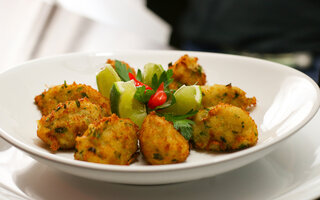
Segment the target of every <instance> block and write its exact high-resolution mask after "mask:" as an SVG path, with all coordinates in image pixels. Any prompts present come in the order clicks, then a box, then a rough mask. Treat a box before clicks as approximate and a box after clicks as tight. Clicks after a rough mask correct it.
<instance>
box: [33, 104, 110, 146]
mask: <svg viewBox="0 0 320 200" xmlns="http://www.w3.org/2000/svg"><path fill="white" fill-rule="evenodd" d="M103 116H104V114H103V111H102V109H101V108H100V106H98V105H96V104H93V103H91V102H90V101H89V100H88V99H87V98H83V99H79V100H76V101H67V102H65V103H60V104H58V105H57V107H56V108H55V110H54V111H52V112H51V113H50V114H49V115H47V116H43V117H42V118H41V119H40V120H39V121H38V130H37V135H38V137H39V138H40V139H41V140H43V141H44V142H45V143H47V144H48V145H49V146H50V148H51V150H53V151H57V150H58V149H72V148H74V145H75V139H76V137H77V136H79V135H82V134H83V133H84V132H85V131H86V130H87V129H88V125H89V124H91V123H93V122H95V121H97V120H99V119H101V118H102V117H103Z"/></svg>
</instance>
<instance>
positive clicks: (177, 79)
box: [169, 54, 207, 89]
mask: <svg viewBox="0 0 320 200" xmlns="http://www.w3.org/2000/svg"><path fill="white" fill-rule="evenodd" d="M169 69H172V71H173V76H172V78H173V79H174V81H173V83H171V84H170V86H169V87H170V89H178V88H179V87H180V86H181V85H195V84H196V85H205V84H206V82H207V81H206V74H205V73H204V71H203V69H202V67H201V66H200V65H199V64H198V58H197V57H190V56H188V55H187V54H186V55H183V56H182V57H180V59H179V60H178V61H176V62H175V63H174V64H173V65H171V66H169Z"/></svg>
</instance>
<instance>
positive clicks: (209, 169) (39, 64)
mask: <svg viewBox="0 0 320 200" xmlns="http://www.w3.org/2000/svg"><path fill="white" fill-rule="evenodd" d="M185 53H188V54H189V55H191V56H197V57H198V58H199V63H200V64H201V65H202V66H203V67H204V70H205V72H206V74H207V78H208V82H209V83H208V84H213V83H219V84H228V83H232V84H233V85H234V86H238V87H240V88H242V89H243V90H245V91H246V92H247V94H248V96H255V97H256V98H257V100H258V103H257V107H256V108H255V109H254V110H253V111H252V112H251V116H252V117H253V118H254V120H255V122H256V123H257V125H258V129H259V141H258V144H257V145H256V146H254V147H251V148H248V149H245V150H242V151H238V152H234V153H226V154H214V153H199V152H195V151H192V152H191V154H190V156H189V157H188V159H187V161H186V162H185V163H181V164H174V165H163V166H148V165H145V164H144V162H143V161H142V159H141V158H140V159H139V162H137V163H135V164H133V165H130V166H115V165H103V164H95V163H88V162H81V161H77V160H74V159H73V153H72V152H58V153H55V154H52V153H50V152H49V151H48V150H47V149H46V148H45V147H44V145H43V143H42V142H41V141H40V140H39V139H38V138H37V136H36V121H37V120H38V119H40V117H41V115H40V112H39V111H38V110H37V108H36V106H35V105H34V103H33V99H34V96H36V95H38V94H40V93H41V92H42V91H43V90H44V89H45V87H46V86H53V85H57V84H62V83H63V81H64V80H66V81H67V82H68V83H71V82H73V81H76V82H77V83H85V84H88V85H91V86H93V87H95V74H96V73H97V72H98V71H99V68H100V67H101V66H102V64H103V63H104V62H105V60H106V59H107V58H115V59H119V60H124V61H127V62H128V63H129V64H131V65H132V66H136V67H139V68H142V67H143V65H144V64H146V63H148V62H154V63H160V64H162V65H163V66H166V65H167V64H168V63H169V62H172V61H175V60H177V59H178V58H179V57H180V56H181V55H183V54H185ZM0 91H1V92H2V96H3V98H1V99H0V132H1V136H2V137H3V138H4V139H5V140H7V141H8V142H10V143H11V144H13V145H14V146H16V147H18V148H20V149H22V150H23V151H26V152H27V153H29V154H30V155H31V156H32V157H34V158H35V159H37V160H39V161H40V162H43V163H45V164H47V165H49V166H52V167H55V168H58V169H60V170H63V171H65V172H68V173H72V174H75V175H78V176H83V177H88V178H92V179H98V180H104V181H109V182H117V183H127V184H165V183H174V182H182V181H188V180H194V179H200V178H204V177H209V176H213V175H217V174H219V173H223V172H226V171H229V170H232V169H235V168H238V167H240V166H243V165H245V164H248V163H250V162H252V161H254V160H256V159H258V158H260V157H262V156H264V155H266V154H267V153H269V152H271V151H272V150H273V149H274V148H275V147H276V146H277V145H279V144H280V142H282V141H284V140H285V139H286V138H288V136H290V135H292V134H293V133H294V132H296V131H297V130H298V129H300V128H301V127H303V126H304V125H305V124H306V123H307V122H308V121H309V120H310V119H311V118H312V117H313V115H314V114H315V113H316V111H317V110H318V107H319V88H318V86H317V85H316V84H315V83H314V82H313V81H312V80H311V79H310V78H309V77H307V76H306V75H304V74H302V73H300V72H298V71H296V70H293V69H291V68H289V67H286V66H282V65H279V64H275V63H271V62H267V61H263V60H258V59H252V58H246V57H239V56H231V55H222V54H212V53H199V52H181V51H122V52H110V53H91V54H90V53H89V54H71V55H64V56H58V57H52V58H46V59H39V60H35V61H31V62H27V63H25V64H23V65H20V66H17V67H15V68H13V69H11V70H9V71H7V72H5V73H2V74H1V75H0Z"/></svg>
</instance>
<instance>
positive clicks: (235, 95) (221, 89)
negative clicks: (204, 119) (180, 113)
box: [201, 84, 257, 109]
mask: <svg viewBox="0 0 320 200" xmlns="http://www.w3.org/2000/svg"><path fill="white" fill-rule="evenodd" d="M201 91H202V106H203V107H204V108H208V107H211V106H215V105H218V104H219V103H226V104H231V105H234V106H237V107H240V108H242V109H247V108H250V107H253V106H255V105H256V101H257V100H256V98H255V97H252V98H247V97H246V93H245V92H244V91H243V90H241V89H240V88H238V87H234V86H232V85H231V84H228V85H218V84H215V85H213V86H201Z"/></svg>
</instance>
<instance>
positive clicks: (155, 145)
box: [139, 112, 189, 165]
mask: <svg viewBox="0 0 320 200" xmlns="http://www.w3.org/2000/svg"><path fill="white" fill-rule="evenodd" d="M139 133H140V135H139V141H140V151H141V152H142V154H143V156H144V158H145V159H146V161H147V162H148V163H149V164H152V165H162V164H172V163H180V162H184V161H185V160H186V159H187V157H188V155H189V143H188V141H187V140H186V139H185V138H184V137H183V136H182V135H181V134H180V133H179V132H178V131H177V130H176V129H175V128H174V127H173V125H172V123H170V122H168V121H167V120H165V118H164V117H159V116H157V115H156V114H155V112H152V113H151V114H149V115H148V116H147V117H146V118H145V119H144V121H143V124H142V126H141V130H140V132H139Z"/></svg>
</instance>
